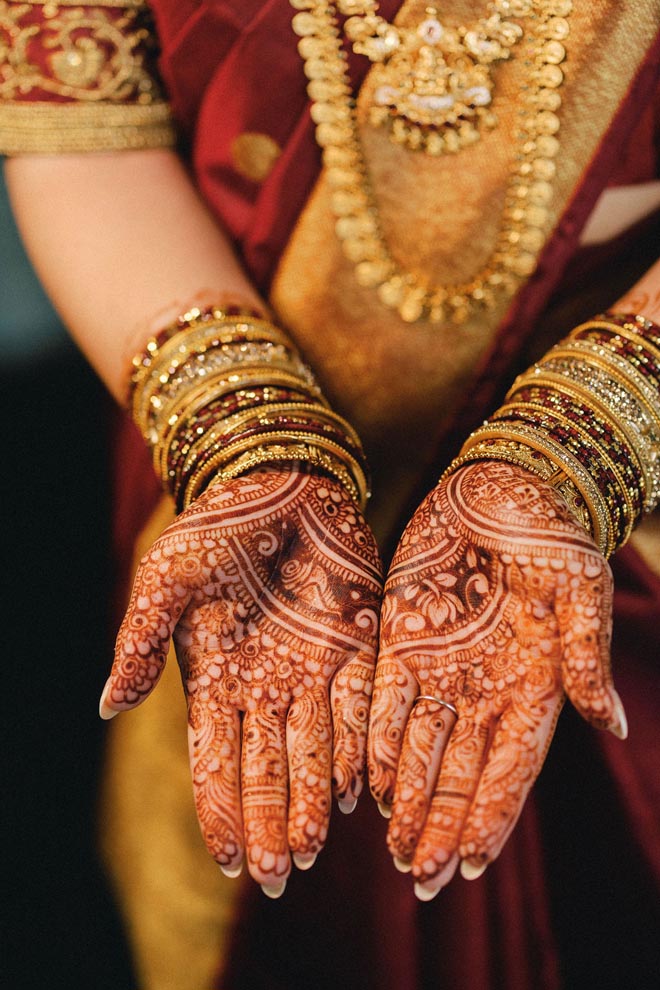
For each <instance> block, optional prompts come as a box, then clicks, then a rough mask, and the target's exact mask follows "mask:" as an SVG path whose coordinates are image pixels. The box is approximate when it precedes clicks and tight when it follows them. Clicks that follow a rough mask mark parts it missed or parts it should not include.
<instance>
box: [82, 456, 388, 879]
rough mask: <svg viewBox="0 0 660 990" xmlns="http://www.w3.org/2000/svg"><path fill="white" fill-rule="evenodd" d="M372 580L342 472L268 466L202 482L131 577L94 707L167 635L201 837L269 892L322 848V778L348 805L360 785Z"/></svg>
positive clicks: (145, 667)
mask: <svg viewBox="0 0 660 990" xmlns="http://www.w3.org/2000/svg"><path fill="white" fill-rule="evenodd" d="M381 592H382V580H381V571H380V562H379V557H378V551H377V549H376V545H375V543H374V540H373V537H372V536H371V533H370V531H369V529H368V527H367V526H366V524H365V522H364V520H363V518H362V517H361V515H360V513H359V511H358V509H357V508H356V507H355V505H354V503H353V502H352V501H351V499H350V498H349V497H348V496H347V495H346V493H345V492H344V490H343V488H342V487H341V485H339V484H338V483H337V482H336V481H334V480H330V479H326V478H320V477H318V476H314V475H311V474H305V473H303V472H302V471H287V470H274V469H273V470H265V471H258V472H253V473H251V474H250V475H249V476H245V477H242V478H238V479H236V480H235V481H232V482H230V483H228V484H223V485H216V486H212V487H211V488H209V489H208V490H207V491H206V493H205V494H204V495H202V496H201V497H200V498H199V499H197V501H196V502H195V503H194V504H193V505H192V506H191V507H190V508H189V509H188V510H187V511H186V512H184V513H182V514H181V515H180V516H179V517H178V519H177V520H176V521H175V523H174V524H173V525H172V526H170V527H169V529H167V530H166V531H165V533H164V534H163V535H162V537H161V538H160V539H159V540H158V541H157V542H156V543H155V544H154V546H153V547H152V548H151V550H150V551H149V552H148V554H147V555H146V557H145V558H144V559H143V561H142V562H141V565H140V568H139V570H138V573H137V576H136V578H135V584H134V587H133V593H132V596H131V600H130V603H129V607H128V610H127V612H126V616H125V618H124V621H123V624H122V626H121V629H120V631H119V636H118V638H117V647H116V654H115V662H114V665H113V668H112V673H111V676H110V679H109V681H108V683H107V686H106V689H105V692H104V696H103V701H102V706H103V714H105V715H106V716H112V714H115V713H116V712H118V711H123V710H127V709H130V708H134V707H136V706H137V705H139V704H140V703H141V702H142V701H144V699H145V698H147V697H148V695H149V694H150V693H151V691H152V690H153V689H154V687H155V686H156V684H157V682H158V679H159V677H160V674H161V672H162V670H163V666H164V664H165V658H166V656H167V651H168V647H169V641H170V637H171V636H172V635H173V636H174V642H175V645H176V652H177V657H178V660H179V665H180V667H181V675H182V678H183V683H184V687H185V691H186V697H187V701H188V722H189V749H190V766H191V772H192V778H193V785H194V790H195V802H196V807H197V814H198V818H199V822H200V826H201V829H202V834H203V836H204V840H205V842H206V845H207V847H208V850H209V852H210V853H211V855H212V856H213V857H214V858H215V859H216V861H217V862H218V863H219V865H220V866H221V867H222V868H223V869H224V870H225V872H227V873H228V874H229V875H235V874H236V872H237V871H240V867H241V863H242V861H243V857H244V856H245V858H246V860H247V867H248V870H249V872H250V874H251V876H252V877H254V879H255V880H257V881H258V882H259V883H260V884H262V886H263V887H264V889H265V891H266V893H268V894H271V895H272V896H278V895H279V894H280V893H282V891H283V889H284V884H285V882H286V878H287V877H288V875H289V873H290V871H291V855H290V854H293V857H294V860H295V861H296V863H297V865H298V866H300V867H301V868H303V869H306V868H308V867H309V866H311V865H312V863H313V861H314V859H315V858H316V856H317V854H318V853H319V852H320V850H321V849H322V847H323V844H324V842H325V838H326V835H327V830H328V819H329V815H330V803H331V792H332V793H334V795H335V797H336V798H337V800H338V801H339V803H340V808H341V809H342V810H344V811H350V810H352V809H353V807H354V805H355V801H356V799H357V797H358V795H359V793H360V791H361V789H362V779H363V773H364V763H365V748H366V736H367V718H368V712H369V699H370V695H371V685H372V680H373V671H374V666H375V659H376V645H377V634H378V611H379V605H380V597H381Z"/></svg>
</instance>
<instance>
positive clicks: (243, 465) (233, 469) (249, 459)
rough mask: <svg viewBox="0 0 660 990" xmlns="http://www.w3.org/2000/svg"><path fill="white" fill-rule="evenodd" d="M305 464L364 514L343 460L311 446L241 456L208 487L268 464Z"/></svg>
mask: <svg viewBox="0 0 660 990" xmlns="http://www.w3.org/2000/svg"><path fill="white" fill-rule="evenodd" d="M284 461H286V462H291V463H294V462H296V461H301V462H304V463H307V464H311V465H312V466H314V467H318V468H321V469H322V470H324V471H326V472H327V473H328V474H330V475H331V476H332V477H334V478H335V479H336V480H337V481H338V482H339V483H340V484H341V485H343V487H344V488H345V490H346V491H347V492H348V494H349V495H350V497H351V498H352V499H353V501H354V502H357V504H358V505H359V506H360V508H361V509H362V511H364V509H365V506H366V500H365V499H364V498H363V497H362V496H361V494H360V491H359V490H358V488H357V485H356V484H355V482H354V480H353V478H352V477H351V474H350V472H349V471H348V470H347V469H346V468H345V466H344V465H343V464H342V462H341V461H340V460H338V459H337V458H335V457H333V456H332V455H329V454H327V453H325V452H324V451H322V450H319V449H318V448H316V447H315V446H314V445H313V444H308V443H287V444H283V443H281V444H271V445H268V446H262V447H256V448H253V449H252V450H249V451H246V452H245V453H244V454H241V455H240V456H239V457H237V458H236V459H235V460H233V461H232V462H231V464H229V465H227V466H226V467H224V468H222V470H220V471H219V472H218V473H217V474H216V475H215V476H214V477H213V479H212V480H211V481H210V482H209V485H208V487H209V488H210V487H212V486H213V485H216V484H220V483H223V482H227V481H231V480H232V479H233V478H237V477H239V475H241V474H245V472H246V471H250V470H252V469H253V468H256V467H263V466H264V465H266V464H275V463H282V462H284ZM191 501H192V498H191V499H190V501H185V502H184V508H187V506H188V505H190V502H191Z"/></svg>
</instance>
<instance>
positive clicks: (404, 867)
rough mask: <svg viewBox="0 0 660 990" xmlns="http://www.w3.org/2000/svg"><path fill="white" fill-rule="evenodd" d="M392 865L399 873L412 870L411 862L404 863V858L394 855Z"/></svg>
mask: <svg viewBox="0 0 660 990" xmlns="http://www.w3.org/2000/svg"><path fill="white" fill-rule="evenodd" d="M394 865H395V866H396V868H397V870H398V871H399V873H410V871H411V870H412V863H406V861H405V859H399V857H398V856H395V857H394Z"/></svg>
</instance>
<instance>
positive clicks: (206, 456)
mask: <svg viewBox="0 0 660 990" xmlns="http://www.w3.org/2000/svg"><path fill="white" fill-rule="evenodd" d="M130 384H131V406H132V413H133V419H134V420H135V422H136V424H137V426H138V427H139V429H140V430H141V432H142V435H143V436H144V438H145V440H146V441H147V443H148V444H149V445H150V446H151V448H152V452H153V460H154V468H155V470H156V472H157V474H158V475H159V476H160V478H161V480H162V482H163V485H164V487H165V488H166V489H168V490H169V491H170V492H171V493H172V495H173V496H174V498H175V501H176V503H177V506H178V507H179V508H180V509H185V508H187V507H188V506H189V505H190V504H191V502H192V501H193V500H194V499H195V498H197V497H198V496H199V495H201V493H202V492H203V491H204V489H205V488H206V487H207V486H208V485H209V484H211V483H215V482H219V481H228V480H230V479H232V478H235V477H237V476H238V475H239V474H243V473H244V472H245V471H249V470H251V469H252V468H254V467H258V466H260V465H263V464H269V463H274V462H275V463H279V462H283V461H290V462H291V461H296V462H302V463H306V464H311V465H313V466H314V467H316V468H319V469H320V470H322V471H324V472H325V473H326V474H329V475H331V476H332V477H334V478H335V479H336V480H338V481H339V482H340V483H341V484H342V485H343V486H344V488H345V489H346V490H347V491H348V493H349V494H350V496H351V498H353V499H354V500H355V501H356V502H358V503H359V505H360V506H362V507H364V506H365V505H366V500H367V498H368V497H369V490H368V482H367V468H366V463H365V459H364V453H363V451H362V446H361V444H360V440H359V437H358V435H357V433H356V432H355V430H354V429H353V428H352V427H351V426H350V425H349V424H348V423H347V422H346V420H344V419H342V417H341V416H338V415H337V414H336V413H334V412H333V411H332V410H331V409H329V408H328V405H327V402H326V401H325V399H324V398H323V396H322V395H321V392H320V390H319V388H318V385H317V384H316V382H315V380H314V377H313V375H312V373H311V371H310V370H309V368H307V367H306V366H305V365H304V364H303V362H302V361H301V359H300V357H299V355H298V354H297V352H296V351H295V350H294V348H293V345H292V344H291V342H290V341H289V340H288V339H287V338H286V336H285V335H284V334H283V333H282V331H281V330H279V329H278V328H277V327H274V326H273V325H272V324H271V323H269V322H268V321H267V320H265V319H263V318H262V317H261V315H260V314H258V313H256V312H254V311H252V310H249V309H248V310H246V309H241V308H240V307H237V306H235V305H230V306H227V307H221V306H209V307H208V308H206V309H203V310H200V309H197V308H193V309H191V310H190V311H189V312H187V313H184V314H183V315H182V316H180V317H179V319H178V320H176V322H175V323H173V324H172V325H171V326H170V327H167V328H165V329H164V330H163V331H161V332H160V333H159V334H158V335H157V336H155V337H152V338H150V339H149V340H148V341H147V343H146V346H145V350H144V352H142V353H140V354H138V355H136V357H135V358H134V359H133V362H132V373H131V379H130Z"/></svg>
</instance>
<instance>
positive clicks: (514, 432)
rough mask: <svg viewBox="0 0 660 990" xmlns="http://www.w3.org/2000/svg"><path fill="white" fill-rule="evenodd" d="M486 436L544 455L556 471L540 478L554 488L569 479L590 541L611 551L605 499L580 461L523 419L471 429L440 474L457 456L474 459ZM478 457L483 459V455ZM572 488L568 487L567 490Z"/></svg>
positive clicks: (451, 468)
mask: <svg viewBox="0 0 660 990" xmlns="http://www.w3.org/2000/svg"><path fill="white" fill-rule="evenodd" d="M489 439H492V440H498V441H500V440H504V441H508V440H511V441H518V442H519V443H521V444H522V445H523V446H526V447H529V448H531V449H532V450H534V451H537V452H538V453H539V454H541V455H542V456H544V457H545V458H547V459H548V461H549V462H550V463H551V464H553V465H554V470H555V471H558V472H559V474H557V475H556V476H555V477H553V474H549V476H548V478H547V479H544V480H547V482H548V484H550V485H552V487H553V488H554V487H556V485H557V483H559V485H561V484H562V483H563V482H562V478H563V477H564V476H565V477H567V478H568V479H569V481H570V482H571V484H572V486H573V488H574V489H575V490H576V491H577V492H578V494H579V496H580V497H581V499H582V501H583V502H584V505H585V506H586V509H587V512H588V515H589V520H590V522H589V525H588V526H587V527H586V528H587V531H588V532H589V533H590V534H591V535H592V536H593V539H594V542H595V543H596V545H597V546H598V548H599V550H600V551H601V553H603V554H604V555H605V556H609V555H610V554H611V553H612V552H613V550H614V549H615V548H616V543H615V538H614V529H613V525H612V520H611V518H610V513H609V508H608V505H607V502H606V501H605V498H604V496H603V494H602V492H601V491H600V489H599V487H598V485H597V484H596V482H595V481H594V480H593V478H592V477H591V475H590V474H589V472H588V471H587V470H586V468H585V467H584V466H583V465H582V464H581V463H580V461H578V460H577V459H576V458H575V457H573V455H572V454H570V453H569V451H567V450H566V449H565V448H564V447H562V446H561V444H559V443H556V442H555V441H554V440H550V439H549V438H548V437H547V436H545V435H544V434H543V433H541V432H540V431H539V430H536V429H534V428H533V427H531V426H529V425H528V424H526V423H503V422H499V425H498V421H495V422H493V423H490V422H489V423H487V424H486V425H485V426H482V427H479V429H478V430H475V431H474V433H472V434H471V436H469V437H468V439H467V441H466V442H465V444H464V445H463V447H462V449H461V451H460V452H459V455H458V458H457V459H456V460H455V461H452V463H451V464H450V465H449V467H448V468H447V470H446V471H445V473H444V475H443V478H444V477H446V476H447V475H448V474H450V473H453V471H454V470H456V467H457V466H458V461H459V460H460V462H461V463H462V464H468V463H470V461H472V460H473V459H474V458H473V457H472V456H471V448H472V447H473V446H476V445H477V444H478V443H481V442H482V441H486V440H489ZM479 459H483V455H482V457H480V458H479ZM500 459H502V458H500ZM572 490H573V489H569V490H568V491H569V494H570V492H572ZM566 501H567V504H568V506H569V508H570V509H574V508H575V501H574V499H571V498H569V499H567V500H566ZM577 517H578V521H579V522H580V523H581V524H582V525H584V519H583V517H582V515H581V514H577Z"/></svg>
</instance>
